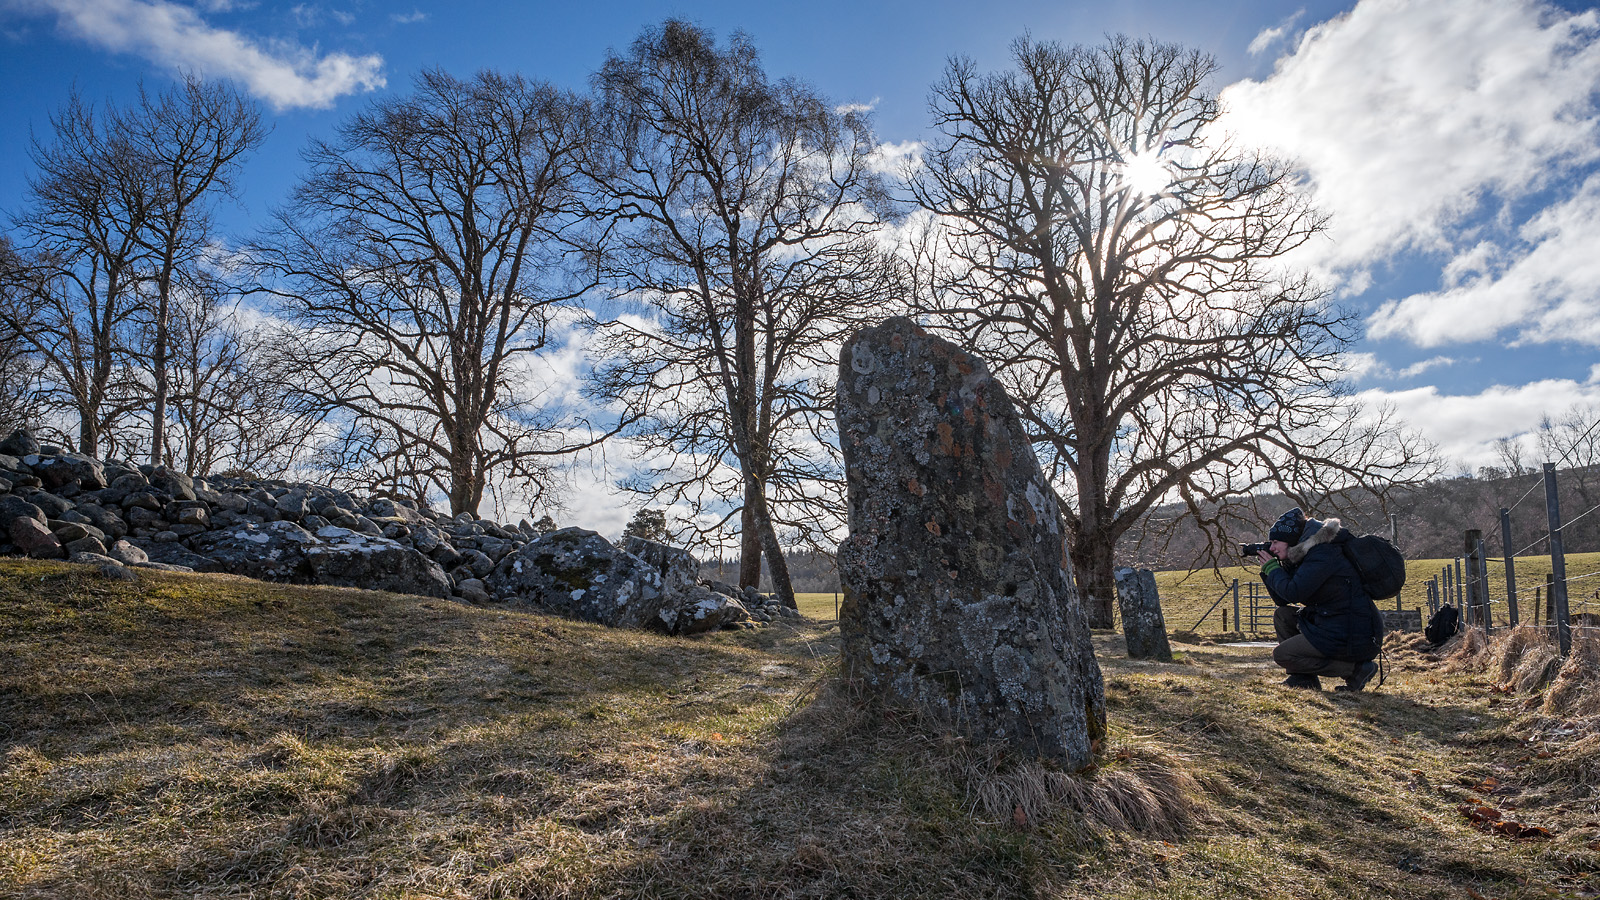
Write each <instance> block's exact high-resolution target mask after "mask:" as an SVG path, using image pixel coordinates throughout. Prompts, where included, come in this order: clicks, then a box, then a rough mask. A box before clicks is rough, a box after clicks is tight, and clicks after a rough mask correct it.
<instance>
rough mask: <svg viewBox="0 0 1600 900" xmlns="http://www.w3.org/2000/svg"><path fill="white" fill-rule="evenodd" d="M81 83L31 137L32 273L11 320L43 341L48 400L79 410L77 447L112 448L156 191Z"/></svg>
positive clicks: (26, 239)
mask: <svg viewBox="0 0 1600 900" xmlns="http://www.w3.org/2000/svg"><path fill="white" fill-rule="evenodd" d="M116 122H117V116H116V115H115V114H113V113H108V114H107V115H106V116H98V115H97V114H96V112H95V110H94V109H93V108H92V107H91V106H90V105H88V104H87V103H85V102H84V101H83V100H82V98H80V97H79V96H77V95H76V94H74V95H72V96H71V97H70V98H69V99H68V101H67V103H66V105H65V107H64V108H63V109H62V110H61V111H60V112H59V113H57V114H56V115H54V116H52V117H51V120H50V124H51V132H52V135H51V136H52V140H51V141H50V142H49V143H44V142H42V141H39V140H37V139H35V141H34V143H33V148H32V159H33V163H34V166H35V167H36V169H37V172H36V173H35V174H34V175H33V177H32V178H30V179H29V190H28V196H27V199H26V201H25V206H24V209H23V211H22V213H21V214H20V215H19V216H18V218H17V220H16V223H15V225H16V233H17V234H18V236H19V239H20V245H21V246H20V247H19V252H20V253H21V254H22V257H23V259H24V261H25V265H26V269H27V275H26V277H25V278H23V279H22V284H23V285H24V288H25V289H24V291H23V292H22V293H21V294H19V295H18V297H17V302H16V303H15V304H13V305H12V306H11V307H10V308H9V311H8V312H7V313H6V314H7V315H8V320H7V322H6V324H7V325H8V326H9V327H11V328H12V329H13V330H15V331H17V332H18V333H20V334H21V335H22V336H23V337H24V338H25V339H26V340H27V341H28V343H29V344H30V345H31V346H32V348H33V350H34V351H35V352H36V353H38V355H39V358H40V359H41V360H42V362H43V364H44V376H45V380H46V384H45V390H44V392H43V395H42V400H43V402H44V403H45V404H46V408H47V409H52V410H60V411H65V412H68V413H70V414H72V416H73V417H74V418H75V419H76V420H77V425H78V434H77V446H78V450H79V451H80V452H82V453H85V454H88V455H89V456H100V455H102V453H105V454H107V455H109V454H110V453H111V452H113V450H114V446H112V445H107V444H106V439H107V438H108V436H109V432H110V430H111V429H112V428H113V426H114V425H115V424H116V423H118V422H119V421H121V420H122V419H123V418H124V417H126V416H127V415H128V414H129V413H130V412H133V411H134V410H136V409H138V408H139V404H140V401H139V397H138V385H137V383H136V382H135V381H134V379H133V378H132V377H131V372H130V368H129V366H128V351H129V347H128V340H127V330H128V328H129V323H130V319H131V317H132V316H133V314H134V313H135V312H136V311H137V309H138V305H139V303H140V299H139V297H138V289H139V287H140V283H141V281H142V280H143V279H144V277H145V273H146V271H147V269H146V268H145V266H146V263H147V262H148V250H147V248H146V247H145V245H144V243H143V240H142V238H143V234H144V229H145V228H146V225H147V224H148V220H149V208H150V203H151V197H152V195H153V193H154V189H153V186H152V184H151V179H150V173H149V172H148V170H147V169H146V168H145V167H144V166H143V165H142V161H141V158H140V148H139V147H138V146H137V145H135V144H133V143H132V142H131V141H130V140H129V138H128V135H127V134H125V133H124V132H123V130H122V129H121V128H119V127H117V125H116Z"/></svg>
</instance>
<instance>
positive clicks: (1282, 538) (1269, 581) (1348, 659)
mask: <svg viewBox="0 0 1600 900" xmlns="http://www.w3.org/2000/svg"><path fill="white" fill-rule="evenodd" d="M1267 538H1268V542H1267V544H1266V546H1265V547H1262V546H1261V545H1246V547H1245V548H1243V549H1246V550H1254V551H1255V553H1256V558H1257V559H1259V560H1260V561H1261V563H1262V565H1261V580H1262V581H1264V582H1266V585H1267V592H1268V593H1269V594H1271V595H1272V600H1273V602H1274V603H1276V604H1277V606H1278V609H1277V611H1276V612H1275V613H1274V615H1273V624H1274V625H1275V626H1276V628H1277V631H1278V641H1279V643H1278V646H1277V647H1275V648H1274V649H1273V651H1272V659H1273V661H1274V662H1276V663H1277V664H1278V665H1280V666H1282V667H1283V669H1284V671H1285V672H1288V673H1289V677H1288V678H1287V679H1286V680H1285V681H1284V682H1283V683H1284V684H1285V685H1287V686H1289V687H1297V688H1308V689H1310V690H1321V689H1322V681H1321V679H1320V677H1319V676H1323V675H1327V676H1329V677H1333V678H1343V679H1344V684H1342V685H1339V686H1338V687H1336V688H1335V690H1339V691H1359V690H1361V689H1362V688H1364V687H1366V686H1367V682H1369V681H1371V680H1372V677H1373V676H1374V675H1376V674H1378V665H1377V663H1375V662H1373V660H1375V659H1377V657H1378V651H1379V650H1380V649H1381V648H1382V645H1383V617H1382V616H1380V615H1379V614H1378V607H1377V604H1375V603H1373V601H1372V598H1371V597H1369V596H1367V592H1366V590H1365V589H1364V588H1363V587H1362V583H1361V576H1360V575H1359V574H1358V573H1357V571H1356V568H1355V566H1354V565H1352V564H1351V562H1350V560H1349V559H1348V558H1347V556H1346V554H1345V553H1344V551H1343V549H1342V548H1341V546H1340V544H1341V543H1343V542H1345V541H1348V540H1350V533H1349V532H1347V531H1345V530H1344V529H1343V528H1342V527H1340V523H1339V520H1338V519H1329V520H1328V521H1326V522H1319V521H1317V520H1316V519H1307V518H1306V517H1305V514H1304V513H1302V512H1301V511H1300V508H1299V507H1295V508H1294V509H1291V510H1289V511H1288V512H1286V513H1284V514H1283V515H1282V516H1280V517H1279V518H1278V521H1277V522H1276V523H1274V524H1273V526H1272V530H1271V532H1269V533H1268V535H1267Z"/></svg>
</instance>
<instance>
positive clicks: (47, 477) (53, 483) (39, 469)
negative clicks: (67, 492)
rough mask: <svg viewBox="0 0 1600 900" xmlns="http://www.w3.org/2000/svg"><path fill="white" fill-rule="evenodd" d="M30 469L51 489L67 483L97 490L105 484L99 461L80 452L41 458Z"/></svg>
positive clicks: (56, 488)
mask: <svg viewBox="0 0 1600 900" xmlns="http://www.w3.org/2000/svg"><path fill="white" fill-rule="evenodd" d="M32 469H33V473H34V474H35V475H38V476H39V478H40V480H42V481H43V482H44V485H45V487H46V488H48V489H50V490H53V491H54V490H60V489H61V488H63V487H65V486H67V485H69V484H75V485H77V486H78V487H80V488H82V489H84V490H86V491H98V490H101V489H102V488H104V487H105V486H106V475H105V469H103V468H101V466H100V462H99V461H98V460H95V459H90V458H89V457H87V456H84V455H83V454H81V453H63V454H61V455H60V456H51V457H46V458H42V459H40V460H39V464H38V465H36V466H33V467H32Z"/></svg>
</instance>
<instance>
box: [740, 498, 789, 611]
mask: <svg viewBox="0 0 1600 900" xmlns="http://www.w3.org/2000/svg"><path fill="white" fill-rule="evenodd" d="M745 483H746V485H752V484H753V485H754V486H755V490H754V494H753V495H754V497H755V499H756V503H755V505H754V509H755V518H756V531H757V532H758V533H759V534H760V537H761V549H762V551H763V552H764V553H765V554H766V557H767V574H768V575H770V576H771V577H772V592H773V593H774V594H776V595H777V597H778V602H780V603H782V604H783V605H784V606H787V607H789V608H790V609H796V608H798V607H796V605H795V602H794V585H793V584H791V583H790V581H789V561H788V560H787V559H785V558H784V556H783V547H782V546H781V545H779V544H778V531H777V529H776V528H774V527H773V525H772V516H771V515H770V514H769V513H768V512H767V497H766V493H765V491H764V490H763V489H762V488H763V485H762V484H761V483H760V482H757V481H756V480H755V479H753V478H746V480H745ZM747 490H748V488H747ZM745 508H746V509H750V508H751V507H750V506H746V507H745Z"/></svg>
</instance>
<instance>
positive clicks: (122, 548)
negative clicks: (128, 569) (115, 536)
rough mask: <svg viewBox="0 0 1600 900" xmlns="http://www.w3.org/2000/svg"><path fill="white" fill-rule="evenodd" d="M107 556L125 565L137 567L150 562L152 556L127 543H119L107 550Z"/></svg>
mask: <svg viewBox="0 0 1600 900" xmlns="http://www.w3.org/2000/svg"><path fill="white" fill-rule="evenodd" d="M106 555H107V556H109V557H111V558H112V559H114V560H116V561H117V562H119V563H122V564H123V565H128V566H131V565H136V564H138V563H146V562H149V561H150V555H149V554H147V553H145V552H144V551H143V550H141V549H139V548H138V547H135V546H134V545H133V544H130V543H128V542H127V541H117V542H115V543H113V544H112V545H111V546H110V547H108V548H107V549H106Z"/></svg>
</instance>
